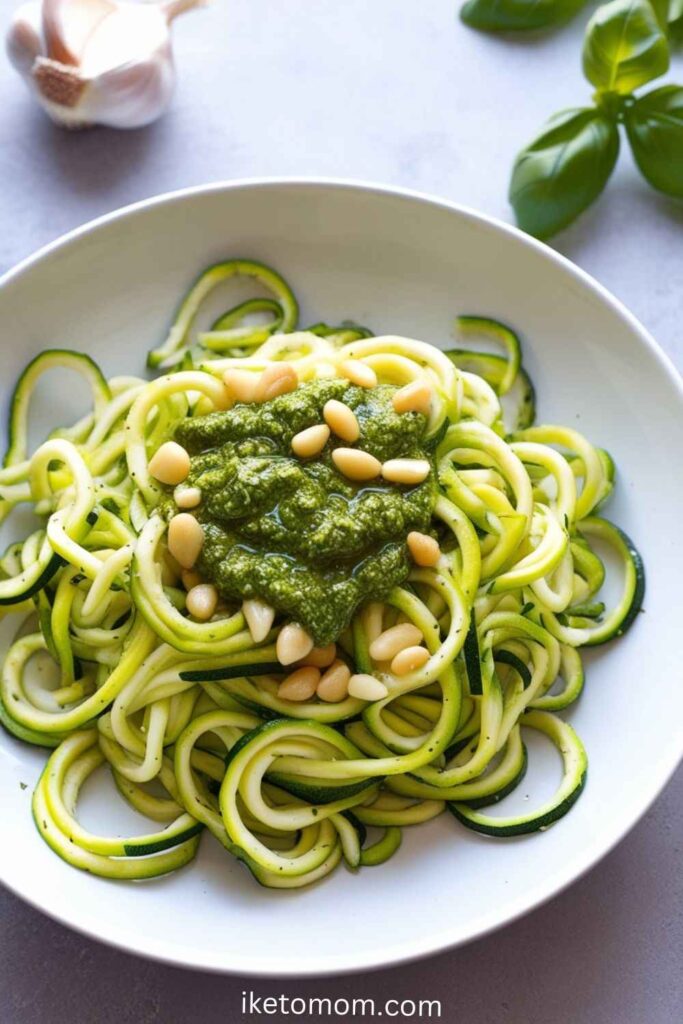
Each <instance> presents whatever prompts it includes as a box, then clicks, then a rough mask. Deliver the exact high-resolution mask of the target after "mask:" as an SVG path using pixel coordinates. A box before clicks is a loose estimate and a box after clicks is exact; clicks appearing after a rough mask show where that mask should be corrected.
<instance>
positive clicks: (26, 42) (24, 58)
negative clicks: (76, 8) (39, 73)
mask: <svg viewBox="0 0 683 1024" xmlns="http://www.w3.org/2000/svg"><path fill="white" fill-rule="evenodd" d="M5 45H6V49H7V56H8V57H9V59H10V63H11V64H12V65H13V67H15V68H16V70H17V71H18V72H19V74H21V75H23V76H24V77H26V76H27V75H29V74H30V73H31V68H32V67H33V62H34V61H35V59H36V57H39V56H40V55H41V54H42V53H43V35H42V25H41V19H40V4H39V3H27V4H22V6H21V7H20V8H19V9H18V10H17V11H16V12H15V14H14V18H13V19H12V23H11V25H10V27H9V29H8V32H7V38H6V41H5Z"/></svg>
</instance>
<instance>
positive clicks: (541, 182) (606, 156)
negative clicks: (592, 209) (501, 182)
mask: <svg viewBox="0 0 683 1024" xmlns="http://www.w3.org/2000/svg"><path fill="white" fill-rule="evenodd" d="M618 154H619V131H618V129H617V126H616V124H615V123H614V121H612V120H610V119H609V118H608V117H607V116H606V115H605V114H604V113H602V111H600V110H597V109H595V108H593V107H591V108H586V107H581V108H577V109H573V110H563V111H561V112H560V113H559V114H556V115H555V116H554V117H552V118H551V119H550V121H548V123H547V124H546V125H545V127H544V129H543V131H542V132H541V134H540V135H539V136H538V137H537V138H536V139H534V140H533V142H531V143H530V144H529V145H528V146H527V147H526V149H523V150H522V152H521V153H520V154H519V156H518V157H517V160H516V161H515V166H514V167H513V169H512V180H511V181H510V193H509V198H510V202H511V203H512V206H513V207H514V211H515V214H516V217H517V223H518V224H519V226H520V227H521V228H523V229H524V231H528V232H529V234H532V235H536V236H537V237H538V238H549V237H550V236H551V235H554V234H555V233H556V232H558V231H561V230H562V228H565V227H567V225H568V224H571V222H572V221H573V220H574V219H575V218H576V217H578V215H579V214H580V213H582V211H583V210H585V209H586V207H587V206H590V204H591V203H592V202H593V200H594V199H596V198H597V197H598V196H599V195H600V193H601V192H602V190H603V188H604V187H605V185H606V184H607V180H608V178H609V176H610V174H611V173H612V170H613V169H614V165H615V163H616V160H617V156H618Z"/></svg>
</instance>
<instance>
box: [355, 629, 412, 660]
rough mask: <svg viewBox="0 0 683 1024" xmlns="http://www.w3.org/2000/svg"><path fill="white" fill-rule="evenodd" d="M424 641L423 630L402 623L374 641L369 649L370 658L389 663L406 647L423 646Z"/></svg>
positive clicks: (387, 630) (385, 631)
mask: <svg viewBox="0 0 683 1024" xmlns="http://www.w3.org/2000/svg"><path fill="white" fill-rule="evenodd" d="M423 639H424V637H423V636H422V630H420V629H418V628H417V626H414V625H413V623H412V622H400V623H399V624H398V626H392V627H391V629H385V630H384V632H383V633H380V635H379V636H378V637H377V639H376V640H373V642H372V643H371V644H370V649H369V651H370V657H371V658H372V660H373V661H389V659H390V658H393V657H394V656H395V655H397V654H398V652H399V651H402V650H403V649H404V648H405V647H412V646H413V645H414V644H421V643H422V641H423Z"/></svg>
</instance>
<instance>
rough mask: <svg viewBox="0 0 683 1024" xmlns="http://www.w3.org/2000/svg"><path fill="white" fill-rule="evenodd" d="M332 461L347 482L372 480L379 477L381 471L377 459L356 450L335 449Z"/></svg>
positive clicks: (367, 453)
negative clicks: (347, 479)
mask: <svg viewBox="0 0 683 1024" xmlns="http://www.w3.org/2000/svg"><path fill="white" fill-rule="evenodd" d="M332 460H333V462H334V464H335V466H336V467H337V469H338V470H339V472H340V473H343V474H344V476H347V477H348V478H349V480H372V479H374V477H376V476H379V474H380V471H381V469H382V466H381V463H380V461H379V459H376V458H375V456H374V455H370V454H369V452H362V451H360V450H359V449H358V448H335V449H334V451H333V452H332Z"/></svg>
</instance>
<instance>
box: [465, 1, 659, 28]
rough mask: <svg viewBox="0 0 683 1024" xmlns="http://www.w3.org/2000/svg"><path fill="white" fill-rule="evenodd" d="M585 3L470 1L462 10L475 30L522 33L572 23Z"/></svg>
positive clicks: (466, 20) (467, 23) (466, 22)
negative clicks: (562, 23) (564, 22)
mask: <svg viewBox="0 0 683 1024" xmlns="http://www.w3.org/2000/svg"><path fill="white" fill-rule="evenodd" d="M585 2H586V0H467V3H466V4H464V6H463V7H462V8H461V10H460V18H461V19H462V21H464V22H465V24H466V25H469V26H470V27H471V28H479V29H484V30H485V31H489V32H521V31H525V30H530V29H537V28H548V27H550V26H551V25H559V24H560V23H561V22H563V21H568V20H569V18H573V16H574V15H575V14H576V12H577V11H578V10H580V9H581V8H582V7H583V6H584V4H585ZM660 2H661V0H660ZM666 2H668V0H666Z"/></svg>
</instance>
